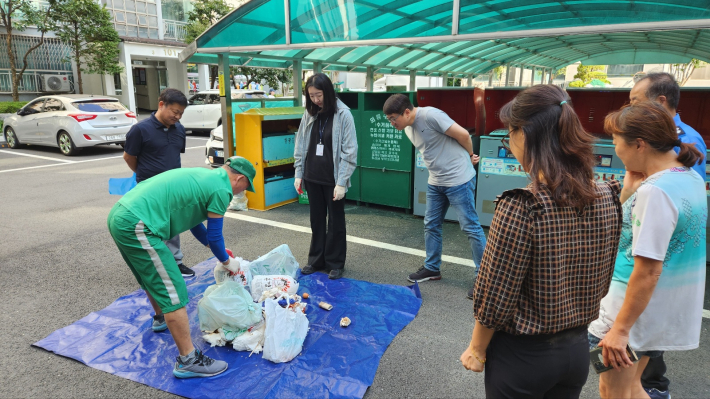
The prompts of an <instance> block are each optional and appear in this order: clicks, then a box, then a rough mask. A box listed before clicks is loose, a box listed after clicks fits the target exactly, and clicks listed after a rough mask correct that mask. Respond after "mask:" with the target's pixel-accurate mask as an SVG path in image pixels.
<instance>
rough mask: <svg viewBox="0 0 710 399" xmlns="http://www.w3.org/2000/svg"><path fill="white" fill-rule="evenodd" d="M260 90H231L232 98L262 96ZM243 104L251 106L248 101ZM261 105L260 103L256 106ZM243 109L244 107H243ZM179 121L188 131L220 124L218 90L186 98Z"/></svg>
mask: <svg viewBox="0 0 710 399" xmlns="http://www.w3.org/2000/svg"><path fill="white" fill-rule="evenodd" d="M264 97H266V96H265V95H264V92H263V91H260V90H232V99H233V100H238V99H249V98H255V99H257V98H259V99H261V98H264ZM243 105H245V106H248V108H247V109H249V108H251V106H250V104H249V103H244V104H243ZM258 107H261V104H260V105H259V106H258ZM243 111H245V109H243ZM180 123H181V124H182V125H183V126H184V127H185V130H189V131H193V132H194V131H205V130H211V129H214V128H216V127H217V126H220V125H221V124H222V106H221V105H220V102H219V90H206V91H201V92H199V93H197V94H195V95H193V96H192V97H190V98H189V99H188V100H187V107H186V108H185V112H183V114H182V118H180Z"/></svg>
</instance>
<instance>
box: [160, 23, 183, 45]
mask: <svg viewBox="0 0 710 399" xmlns="http://www.w3.org/2000/svg"><path fill="white" fill-rule="evenodd" d="M185 26H187V23H186V22H180V21H171V20H169V19H164V20H163V38H164V39H165V40H173V41H176V42H181V41H183V40H185V36H186V35H187V30H186V29H185Z"/></svg>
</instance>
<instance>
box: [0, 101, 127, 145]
mask: <svg viewBox="0 0 710 399" xmlns="http://www.w3.org/2000/svg"><path fill="white" fill-rule="evenodd" d="M136 123H137V119H136V114H135V113H133V112H131V111H129V110H128V109H127V108H126V107H124V106H123V104H121V102H120V101H118V100H117V99H115V98H113V97H105V96H92V95H85V94H66V95H52V96H43V97H38V98H36V99H35V100H33V101H31V102H29V103H28V104H27V105H25V106H24V107H22V108H21V109H20V110H19V111H17V115H12V116H10V117H8V118H6V119H5V123H4V126H3V133H4V134H5V141H6V142H7V144H8V145H9V146H10V148H18V147H19V146H20V145H22V144H34V145H44V146H51V147H59V149H60V150H61V152H62V154H64V155H75V154H76V153H77V152H79V150H80V148H81V147H93V146H96V145H100V144H121V145H122V144H124V143H125V141H126V133H128V130H129V129H130V128H131V126H133V125H135V124H136Z"/></svg>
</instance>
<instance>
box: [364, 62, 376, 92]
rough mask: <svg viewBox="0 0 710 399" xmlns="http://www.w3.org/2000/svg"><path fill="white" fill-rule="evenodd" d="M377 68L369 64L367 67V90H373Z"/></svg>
mask: <svg viewBox="0 0 710 399" xmlns="http://www.w3.org/2000/svg"><path fill="white" fill-rule="evenodd" d="M374 78H375V70H374V69H373V68H372V67H371V66H369V67H367V72H366V75H365V90H367V91H372V87H373V85H374V81H375V79H374Z"/></svg>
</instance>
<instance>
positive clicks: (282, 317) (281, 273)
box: [197, 244, 308, 363]
mask: <svg viewBox="0 0 710 399" xmlns="http://www.w3.org/2000/svg"><path fill="white" fill-rule="evenodd" d="M297 271H298V262H296V259H295V258H294V257H293V254H292V253H291V250H290V249H289V247H288V245H285V244H284V245H280V246H278V247H276V248H275V249H273V250H272V251H270V252H269V253H267V254H266V255H263V256H261V257H259V258H258V259H256V260H254V261H252V262H249V261H247V260H244V259H242V258H239V257H235V258H232V259H231V261H230V263H229V265H228V266H224V265H222V263H220V262H218V263H217V266H215V268H214V277H215V281H216V284H214V285H211V286H209V287H207V289H206V290H205V293H204V295H203V297H202V299H200V301H199V302H198V304H197V309H198V317H199V319H200V329H201V330H202V331H203V332H205V334H204V335H203V338H204V340H205V341H207V342H209V344H210V345H212V346H226V345H228V344H231V345H232V347H233V348H234V349H235V350H238V351H250V352H251V354H250V355H249V356H251V355H252V354H254V353H260V352H262V351H263V352H264V354H263V357H264V358H265V359H268V360H271V361H272V362H274V363H283V362H288V361H290V360H292V359H293V358H294V357H296V356H297V355H298V354H299V353H301V349H302V347H303V341H304V340H305V339H306V335H307V334H308V318H307V317H306V314H305V312H306V303H305V302H302V298H301V296H299V295H298V294H297V293H298V282H297V281H296V280H295V277H296V272H297ZM306 297H307V295H306Z"/></svg>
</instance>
